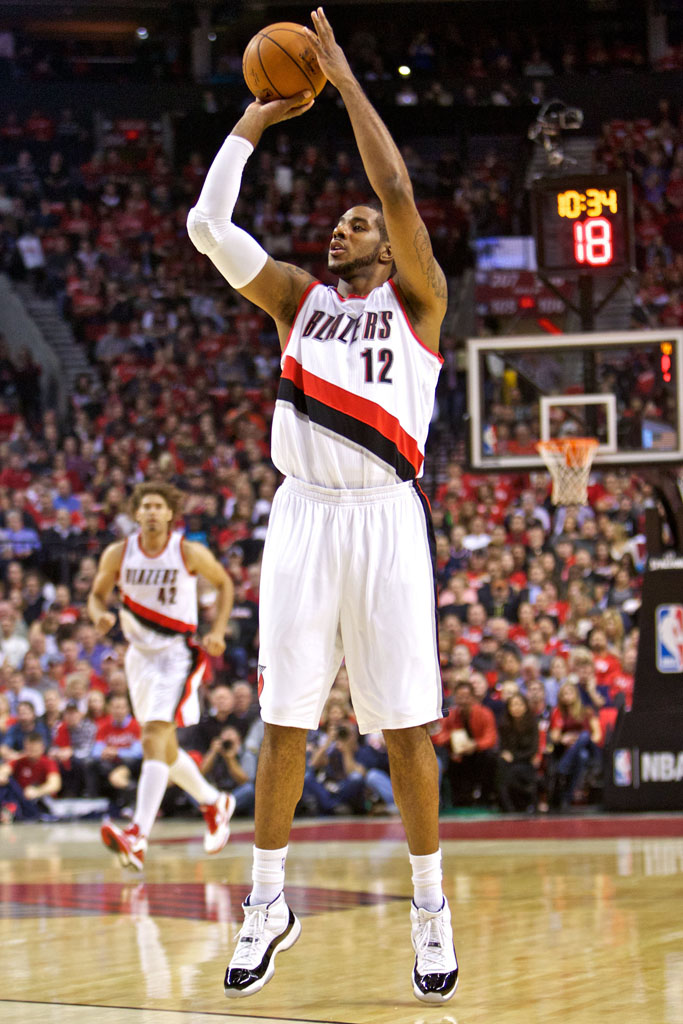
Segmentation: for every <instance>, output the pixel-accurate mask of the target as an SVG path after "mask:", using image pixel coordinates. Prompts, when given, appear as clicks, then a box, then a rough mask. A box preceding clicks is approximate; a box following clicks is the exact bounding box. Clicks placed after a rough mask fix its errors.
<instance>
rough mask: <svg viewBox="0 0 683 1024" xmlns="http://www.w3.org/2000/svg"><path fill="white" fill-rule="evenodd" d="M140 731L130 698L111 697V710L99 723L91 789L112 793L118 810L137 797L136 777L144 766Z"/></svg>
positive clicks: (95, 791)
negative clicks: (131, 711) (132, 711)
mask: <svg viewBox="0 0 683 1024" xmlns="http://www.w3.org/2000/svg"><path fill="white" fill-rule="evenodd" d="M141 735H142V734H141V730H140V725H139V724H138V722H137V721H136V720H135V719H134V718H133V716H132V715H131V713H130V705H129V703H128V698H127V697H124V696H122V695H119V696H113V697H110V698H109V714H108V715H107V717H106V718H105V719H103V720H102V721H101V722H100V724H99V726H98V727H97V733H96V737H95V744H94V746H93V748H92V758H93V763H92V771H91V773H89V774H90V777H89V779H88V789H89V791H90V792H92V793H96V794H97V795H99V796H107V797H109V798H110V799H111V800H112V803H113V805H114V807H115V808H116V809H117V810H121V808H122V807H124V806H126V805H127V804H130V803H132V802H133V800H134V799H135V785H134V781H135V779H137V777H138V776H139V774H140V768H141V766H142V740H141ZM93 776H94V777H93Z"/></svg>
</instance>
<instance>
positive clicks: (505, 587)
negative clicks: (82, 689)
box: [479, 572, 519, 622]
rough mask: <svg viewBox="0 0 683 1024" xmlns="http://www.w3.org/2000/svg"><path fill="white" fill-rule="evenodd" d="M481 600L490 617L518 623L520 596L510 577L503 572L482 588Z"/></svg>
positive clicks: (480, 591)
mask: <svg viewBox="0 0 683 1024" xmlns="http://www.w3.org/2000/svg"><path fill="white" fill-rule="evenodd" d="M479 600H480V601H481V603H482V604H483V606H484V608H485V609H486V614H487V615H488V616H489V617H495V618H503V619H507V621H508V622H516V621H517V609H518V606H519V595H518V594H517V593H516V592H515V591H514V590H513V589H512V586H511V585H510V579H509V577H508V576H505V575H503V573H502V572H498V573H496V574H495V575H492V577H491V582H490V583H485V584H484V586H483V587H481V588H480V590H479Z"/></svg>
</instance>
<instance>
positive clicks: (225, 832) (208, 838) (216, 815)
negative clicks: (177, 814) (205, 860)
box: [201, 793, 235, 853]
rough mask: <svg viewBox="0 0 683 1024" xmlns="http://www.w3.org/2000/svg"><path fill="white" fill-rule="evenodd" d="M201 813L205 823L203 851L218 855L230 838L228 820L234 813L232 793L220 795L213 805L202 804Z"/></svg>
mask: <svg viewBox="0 0 683 1024" xmlns="http://www.w3.org/2000/svg"><path fill="white" fill-rule="evenodd" d="M201 812H202V814H203V815H204V821H205V822H206V832H205V833H204V851H205V852H206V853H220V851H221V850H222V849H223V847H224V846H225V844H226V843H227V841H228V839H229V838H230V819H231V818H232V816H233V814H234V813H235V798H234V796H233V795H232V793H221V794H220V796H219V797H218V800H216V803H215V804H203V805H202V808H201Z"/></svg>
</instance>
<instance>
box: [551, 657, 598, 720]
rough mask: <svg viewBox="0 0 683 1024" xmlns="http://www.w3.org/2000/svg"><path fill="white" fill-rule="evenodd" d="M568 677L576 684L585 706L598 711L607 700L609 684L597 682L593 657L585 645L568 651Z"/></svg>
mask: <svg viewBox="0 0 683 1024" xmlns="http://www.w3.org/2000/svg"><path fill="white" fill-rule="evenodd" d="M569 679H571V680H572V681H573V682H574V683H575V684H576V686H577V688H578V691H579V696H580V697H581V701H582V703H584V704H585V705H586V706H587V707H590V708H593V710H594V711H599V710H600V708H603V707H604V706H605V705H606V704H607V703H608V702H609V686H606V685H604V684H602V685H600V684H599V683H598V678H597V675H596V673H595V664H594V662H593V657H592V655H591V652H590V651H589V650H588V648H587V647H575V648H574V649H573V650H572V651H571V652H570V654H569ZM558 697H559V695H558Z"/></svg>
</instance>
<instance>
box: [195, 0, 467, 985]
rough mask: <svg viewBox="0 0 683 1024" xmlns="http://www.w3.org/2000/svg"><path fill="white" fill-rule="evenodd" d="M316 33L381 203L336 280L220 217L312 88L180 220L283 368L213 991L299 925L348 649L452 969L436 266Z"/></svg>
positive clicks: (418, 958)
mask: <svg viewBox="0 0 683 1024" xmlns="http://www.w3.org/2000/svg"><path fill="white" fill-rule="evenodd" d="M312 18H313V23H314V27H315V33H314V32H310V31H309V32H308V35H309V38H310V40H311V43H312V45H313V46H314V47H315V50H316V53H317V56H318V60H319V63H320V66H321V68H322V70H323V72H324V73H325V74H326V76H327V78H328V80H329V81H330V82H331V83H332V85H334V86H336V88H337V89H338V90H339V92H340V93H341V96H342V99H343V101H344V104H345V106H346V109H347V111H348V114H349V117H350V119H351V124H352V127H353V131H354V134H355V137H356V141H357V144H358V148H359V150H360V155H361V158H362V160H363V165H364V167H365V171H366V173H367V175H368V178H369V180H370V184H371V185H372V187H373V189H374V190H375V192H376V194H377V196H378V197H379V200H380V202H381V212H380V211H379V210H377V209H375V208H374V207H372V206H357V207H354V208H353V209H351V210H347V212H346V213H345V214H344V215H343V216H342V217H341V218H340V219H339V222H338V223H337V226H336V228H335V229H334V232H333V236H332V241H331V244H330V248H329V257H328V266H329V269H330V270H331V271H332V272H333V273H335V274H336V275H338V277H339V279H340V280H339V284H338V287H337V288H336V289H335V288H329V287H325V286H324V285H322V284H321V283H320V282H318V281H316V280H315V279H314V278H312V277H311V275H310V274H308V273H306V272H305V271H304V270H301V269H299V268H297V267H294V266H291V265H290V264H286V263H280V262H276V261H275V260H273V259H272V258H270V257H269V256H268V255H267V254H266V253H265V252H264V250H263V249H262V248H261V246H260V245H259V244H258V242H256V241H255V239H253V238H251V237H250V236H249V235H248V234H247V233H246V232H244V231H243V230H242V229H240V228H238V227H237V226H236V225H235V224H233V223H232V212H233V209H234V205H235V202H236V199H237V196H238V193H239V188H240V182H241V175H242V171H243V168H244V166H245V163H246V160H247V158H248V157H249V155H250V154H251V152H252V151H253V148H254V146H255V145H256V144H257V143H258V141H259V140H260V138H261V135H262V133H263V131H264V129H265V128H266V127H268V126H269V125H272V124H276V123H278V122H279V121H284V120H286V119H288V118H290V117H295V116H298V115H299V114H301V113H304V112H305V111H306V110H308V109H309V108H310V107H311V105H312V102H313V101H312V100H311V94H310V93H303V94H300V95H299V96H297V97H293V98H292V99H289V100H278V101H275V102H270V103H265V104H262V103H260V102H254V103H252V104H250V106H249V107H247V109H246V111H245V113H244V115H243V117H242V118H241V119H240V121H239V122H238V123H237V125H236V126H235V128H234V129H233V132H232V134H231V135H229V136H228V138H227V139H226V140H225V142H224V143H223V146H222V147H221V149H220V151H219V153H218V154H217V156H216V157H215V159H214V161H213V164H212V166H211V168H210V170H209V172H208V175H207V178H206V181H205V183H204V186H203V188H202V192H201V195H200V197H199V200H198V202H197V205H196V206H195V207H194V209H193V210H191V211H190V215H189V217H188V232H189V234H190V237H191V239H192V241H193V242H194V244H195V246H196V247H197V248H198V249H199V250H200V252H203V253H206V254H207V255H208V256H209V257H210V258H211V260H212V262H213V263H214V264H215V266H216V267H217V268H218V269H219V270H220V271H221V273H222V274H223V275H224V276H225V278H226V279H227V280H228V282H229V283H230V284H232V285H233V287H235V288H236V289H237V290H238V291H239V292H241V294H242V295H244V296H246V298H248V299H250V300H251V301H252V302H254V303H256V305H258V306H260V307H261V308H262V309H264V310H265V311H266V312H267V313H269V314H270V315H271V316H272V317H273V319H274V320H275V323H276V326H277V330H278V333H279V336H280V341H281V346H282V350H283V355H282V379H281V382H280V389H279V392H278V400H277V405H276V409H275V415H274V419H273V436H272V454H273V460H274V462H275V464H276V466H277V467H278V468H279V469H280V470H281V471H282V472H283V473H284V474H285V476H286V478H285V482H284V483H283V485H282V486H281V487H280V489H279V490H278V492H277V494H276V496H275V500H274V502H273V508H272V512H271V516H270V522H269V526H268V534H267V537H266V543H265V550H264V555H263V567H262V573H261V596H260V627H259V628H260V652H259V692H260V700H261V713H262V717H263V720H264V722H265V723H266V725H265V738H264V741H263V745H262V748H261V754H260V758H259V766H258V774H257V779H256V825H255V846H254V862H253V872H252V878H253V889H252V892H251V894H250V896H249V897H248V898H247V900H246V902H245V905H244V913H245V922H244V925H243V927H242V929H241V931H240V935H239V939H238V943H237V948H236V950H235V953H234V955H233V958H232V960H231V962H230V964H229V966H228V969H227V971H226V975H225V984H224V987H225V994H226V995H227V996H229V997H234V996H245V995H249V994H250V993H252V992H257V991H258V990H259V989H261V988H262V987H263V985H264V984H266V982H267V981H269V980H270V978H271V977H272V974H273V970H274V957H275V955H276V954H277V953H278V952H279V951H280V950H283V949H287V948H288V947H289V946H291V945H292V944H293V943H294V942H295V941H296V939H297V938H298V936H299V933H300V930H301V926H300V924H299V921H298V920H297V918H296V917H295V915H294V914H293V913H292V911H291V910H290V909H289V907H288V906H287V903H286V901H285V897H284V892H283V886H284V874H285V870H284V869H285V858H286V855H287V842H288V838H289V832H290V828H291V823H292V817H293V813H294V808H295V806H296V803H297V801H298V799H299V797H300V796H301V791H302V786H303V779H304V765H305V743H306V733H307V730H309V729H312V728H316V727H317V726H318V723H319V719H320V714H321V711H322V708H323V705H324V703H325V699H326V697H327V695H328V693H329V690H330V688H331V686H332V683H333V680H334V677H335V675H336V672H337V670H338V668H339V665H340V662H341V659H342V657H344V658H345V659H346V665H347V668H348V673H349V681H350V686H351V696H352V699H353V705H354V710H355V712H356V716H357V719H358V724H359V727H360V730H361V732H363V733H368V732H375V731H376V730H378V729H382V730H383V731H384V735H385V739H386V744H387V750H388V753H389V759H390V763H391V779H392V784H393V788H394V793H395V796H396V803H397V804H398V806H399V808H400V811H401V816H402V819H403V823H404V825H405V829H406V835H407V838H408V846H409V850H410V860H411V864H412V869H413V884H414V898H413V904H412V907H411V925H412V942H413V947H414V950H415V962H414V967H413V972H412V984H413V991H414V993H415V995H416V996H417V997H418V999H421V1000H424V1001H426V1002H436V1003H439V1002H443V1001H445V1000H446V999H449V998H450V997H451V996H452V995H453V993H454V991H455V987H456V984H457V978H458V965H457V960H456V956H455V950H454V948H453V936H452V930H451V923H450V911H449V908H448V904H447V902H446V900H445V899H444V896H443V892H442V885H441V879H442V872H441V852H440V849H439V834H438V798H439V794H438V773H437V764H436V757H435V754H434V749H433V745H432V743H431V740H430V737H429V734H428V731H427V725H428V723H430V722H432V721H434V720H435V719H436V718H438V717H440V715H441V681H440V672H439V659H438V650H437V640H436V635H437V629H436V606H435V583H434V571H433V540H434V538H433V530H432V526H431V519H430V515H429V508H428V504H427V501H426V499H425V498H424V496H423V495H422V492H421V491H420V489H419V487H418V486H417V482H416V481H417V478H418V477H419V476H420V475H421V473H422V463H423V459H424V448H425V441H426V437H427V429H428V425H429V420H430V417H431V414H432V408H433V403H434V390H435V386H436V380H437V377H438V374H439V370H440V365H441V361H442V360H441V357H440V356H439V353H438V350H439V331H440V326H441V322H442V320H443V316H444V313H445V310H446V300H447V295H446V284H445V279H444V275H443V273H442V271H441V269H440V268H439V266H438V265H437V263H436V261H435V259H434V256H433V254H432V248H431V243H430V240H429V236H428V234H427V231H426V228H425V226H424V224H423V222H422V220H421V218H420V215H419V213H418V211H417V208H416V206H415V202H414V198H413V191H412V187H411V183H410V179H409V176H408V172H407V170H406V167H405V164H404V162H403V160H402V158H401V155H400V153H399V151H398V149H397V147H396V145H395V144H394V142H393V140H392V138H391V136H390V134H389V132H388V130H387V128H386V126H385V125H384V124H383V122H382V121H381V119H380V117H379V116H378V114H377V112H376V111H375V110H374V108H373V107H372V106H371V104H370V103H369V101H368V100H367V98H366V97H365V95H364V94H363V91H362V89H361V87H360V85H359V84H358V82H357V81H356V79H355V78H354V76H353V74H352V72H351V70H350V68H349V65H348V63H347V60H346V58H345V56H344V53H343V51H342V50H341V48H340V47H339V46H338V44H337V43H336V42H335V39H334V35H333V33H332V29H331V27H330V25H329V22H328V21H327V19H326V17H325V15H324V13H323V10H322V8H318V10H317V11H316V12H314V13H313V15H312Z"/></svg>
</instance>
